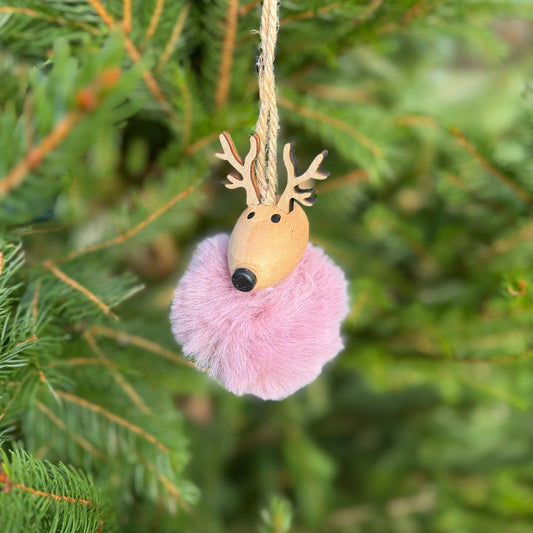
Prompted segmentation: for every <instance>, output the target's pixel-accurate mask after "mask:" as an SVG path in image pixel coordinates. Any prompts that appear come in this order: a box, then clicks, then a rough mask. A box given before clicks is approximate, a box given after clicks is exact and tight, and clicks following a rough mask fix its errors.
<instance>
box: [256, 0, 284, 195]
mask: <svg viewBox="0 0 533 533" xmlns="http://www.w3.org/2000/svg"><path fill="white" fill-rule="evenodd" d="M278 29H279V7H278V0H264V1H263V9H262V11H261V29H260V31H259V34H260V37H261V55H260V56H259V64H258V66H259V100H260V103H261V104H260V108H259V119H258V120H257V124H256V132H257V134H258V135H259V155H258V157H257V162H256V179H257V185H258V187H259V192H260V194H261V203H262V204H267V205H272V204H274V203H275V201H276V187H277V174H276V161H277V152H276V150H277V141H278V128H279V119H278V106H277V102H276V82H275V79H274V52H275V49H276V40H277V36H278Z"/></svg>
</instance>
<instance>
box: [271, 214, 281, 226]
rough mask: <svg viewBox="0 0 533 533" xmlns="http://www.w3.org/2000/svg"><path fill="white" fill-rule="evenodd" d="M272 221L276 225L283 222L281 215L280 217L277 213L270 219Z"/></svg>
mask: <svg viewBox="0 0 533 533" xmlns="http://www.w3.org/2000/svg"><path fill="white" fill-rule="evenodd" d="M270 220H272V222H274V224H277V223H278V222H279V221H280V220H281V215H278V214H277V213H276V214H275V215H272V216H271V217H270Z"/></svg>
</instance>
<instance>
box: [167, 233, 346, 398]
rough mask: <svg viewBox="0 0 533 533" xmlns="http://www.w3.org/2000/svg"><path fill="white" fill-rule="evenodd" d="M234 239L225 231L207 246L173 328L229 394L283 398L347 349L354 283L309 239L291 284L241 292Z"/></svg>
mask: <svg viewBox="0 0 533 533" xmlns="http://www.w3.org/2000/svg"><path fill="white" fill-rule="evenodd" d="M228 242H229V236H228V235H225V234H220V235H216V236H214V237H211V238H208V239H206V240H204V241H203V242H201V243H200V244H199V246H198V248H197V250H196V252H195V254H194V256H193V258H192V261H191V264H190V265H189V268H188V270H187V272H186V273H185V275H184V276H183V278H182V279H181V281H180V283H179V285H178V288H177V289H176V293H175V295H174V299H173V301H172V306H171V314H170V321H171V325H172V331H173V333H174V336H175V337H176V340H177V341H178V343H180V344H181V345H182V346H183V351H184V353H185V355H186V356H187V357H190V358H193V359H194V360H195V362H196V365H197V366H198V367H200V368H204V369H207V370H208V373H209V375H210V376H211V377H213V378H215V379H218V380H220V381H221V382H222V384H223V385H224V386H225V387H226V388H227V389H228V390H229V391H231V392H233V393H235V394H246V393H251V394H255V395H256V396H259V397H260V398H263V399H264V400H280V399H282V398H285V397H286V396H289V395H290V394H292V393H293V392H295V391H297V390H298V389H299V388H301V387H303V386H304V385H307V384H308V383H310V382H311V381H313V380H314V379H315V378H316V377H317V376H318V374H320V372H321V370H322V366H323V365H324V364H325V363H326V362H327V361H329V360H330V359H332V358H333V357H335V356H336V355H337V354H338V353H339V351H340V350H342V348H343V342H342V339H341V336H340V324H341V322H342V320H343V319H344V317H345V316H346V314H347V313H348V295H347V283H346V280H345V278H344V274H343V272H342V270H341V269H340V268H339V267H338V266H336V265H335V264H334V263H333V261H332V260H331V259H330V258H329V257H328V256H327V255H326V254H325V253H324V252H323V250H322V249H320V248H318V247H316V246H313V245H311V244H308V245H307V248H306V250H305V253H304V255H303V257H302V259H301V261H300V263H299V264H298V266H297V267H296V268H295V269H294V270H293V271H292V272H291V273H290V274H289V276H288V277H286V278H285V279H284V280H283V281H281V282H279V283H278V284H277V285H275V286H274V287H270V288H267V289H262V290H256V291H251V292H240V291H238V290H236V289H235V288H234V287H233V285H232V283H231V276H230V273H229V269H228V264H227V250H228Z"/></svg>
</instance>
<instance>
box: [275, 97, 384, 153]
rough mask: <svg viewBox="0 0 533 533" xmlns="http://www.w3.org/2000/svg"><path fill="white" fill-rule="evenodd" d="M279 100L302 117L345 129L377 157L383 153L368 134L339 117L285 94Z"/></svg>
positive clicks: (286, 107) (341, 129)
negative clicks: (300, 103)
mask: <svg viewBox="0 0 533 533" xmlns="http://www.w3.org/2000/svg"><path fill="white" fill-rule="evenodd" d="M278 102H279V104H280V105H281V106H282V107H284V108H285V109H288V110H290V111H294V112H295V113H297V114H298V115H300V116H302V117H307V118H311V119H313V120H317V121H318V122H322V123H324V124H327V125H328V126H331V127H333V128H335V129H338V130H340V131H344V132H345V133H347V134H348V135H350V137H353V138H354V139H356V140H357V141H358V142H359V143H361V144H362V145H363V146H365V147H366V148H368V150H370V151H371V152H372V154H374V156H375V157H380V156H381V155H382V151H381V148H379V146H377V145H376V144H375V143H374V142H373V141H371V140H370V139H369V138H368V137H367V136H366V135H363V134H362V133H361V132H360V131H357V130H356V129H355V128H353V127H352V126H350V125H349V124H346V122H343V121H342V120H339V119H338V118H334V117H331V116H330V115H327V114H325V113H322V112H320V111H317V110H316V109H311V108H309V107H304V106H302V105H298V104H295V103H294V102H293V101H292V100H289V99H288V98H285V97H284V96H279V97H278Z"/></svg>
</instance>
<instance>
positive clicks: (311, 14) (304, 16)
mask: <svg viewBox="0 0 533 533" xmlns="http://www.w3.org/2000/svg"><path fill="white" fill-rule="evenodd" d="M340 6H342V2H335V3H334V4H329V5H327V6H323V7H320V8H318V9H309V10H308V11H303V12H302V13H296V14H295V15H291V16H289V17H285V18H284V19H281V20H280V21H279V25H280V26H285V24H290V23H291V22H296V21H299V20H308V19H312V18H315V17H316V16H317V15H322V14H323V13H329V12H330V11H333V10H334V9H337V8H338V7H340Z"/></svg>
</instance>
